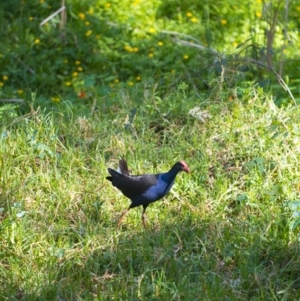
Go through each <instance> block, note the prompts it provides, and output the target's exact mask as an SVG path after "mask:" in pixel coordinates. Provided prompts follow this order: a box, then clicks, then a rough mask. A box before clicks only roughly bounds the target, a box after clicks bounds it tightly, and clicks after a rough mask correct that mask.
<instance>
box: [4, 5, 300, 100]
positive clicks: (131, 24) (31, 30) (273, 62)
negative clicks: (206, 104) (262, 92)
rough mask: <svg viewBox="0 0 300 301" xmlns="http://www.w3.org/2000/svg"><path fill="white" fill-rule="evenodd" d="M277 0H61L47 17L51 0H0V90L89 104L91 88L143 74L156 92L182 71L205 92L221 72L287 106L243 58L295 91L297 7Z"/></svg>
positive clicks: (133, 80) (95, 91)
mask: <svg viewBox="0 0 300 301" xmlns="http://www.w3.org/2000/svg"><path fill="white" fill-rule="evenodd" d="M280 3H281V2H280V1H278V2H277V3H273V4H271V3H265V4H263V3H260V2H259V1H256V0H251V1H250V0H249V1H246V2H242V3H241V2H240V1H237V0H231V1H222V0H219V1H212V0H207V1H202V2H201V1H200V2H199V1H192V0H190V1H177V0H176V1H174V0H170V1H160V0H152V1H147V2H142V1H139V0H135V1H129V0H122V1H117V0H116V1H103V0H92V1H75V0H72V1H71V0H70V1H67V2H66V11H64V10H62V11H61V12H60V13H58V14H56V15H55V14H54V13H55V12H57V11H58V9H60V8H61V7H62V3H60V2H59V1H57V2H51V1H46V0H40V1H37V0H30V1H19V0H14V1H9V2H7V1H2V2H1V4H0V8H1V9H0V11H1V12H0V26H1V33H0V34H1V37H2V43H1V45H0V68H1V70H2V78H0V86H1V93H2V95H4V97H3V98H16V97H18V96H20V95H21V97H24V95H25V98H26V99H27V100H30V98H31V91H38V94H39V95H40V97H41V96H42V97H41V98H40V103H43V104H46V105H47V104H48V103H49V101H50V102H54V103H56V102H59V101H61V99H62V97H64V98H68V99H69V100H70V101H71V102H74V103H75V104H77V103H80V102H87V103H91V102H92V101H93V97H94V95H100V96H107V95H109V94H110V93H112V90H114V88H117V89H120V88H124V87H126V86H129V87H133V86H135V85H140V84H145V83H144V81H145V80H146V81H147V78H149V77H151V78H152V79H154V82H162V84H160V86H159V88H160V90H164V91H165V90H169V89H170V87H172V86H173V85H176V84H177V83H178V79H184V81H185V82H187V83H188V84H189V87H190V88H191V89H193V90H194V91H196V93H199V91H201V90H207V89H208V93H211V90H213V89H214V87H211V86H210V85H211V83H212V80H215V79H216V77H217V76H219V75H220V72H221V70H224V71H225V74H224V75H225V77H224V79H225V81H224V82H223V84H226V85H229V86H230V87H231V88H233V87H234V85H238V86H243V85H244V84H243V83H244V81H252V82H253V81H255V82H258V83H259V84H260V85H261V86H264V87H265V88H267V89H270V88H271V89H272V90H273V91H274V94H276V95H277V97H278V99H277V102H278V104H288V103H289V101H290V97H289V96H288V95H287V93H286V92H285V91H284V90H283V89H282V87H281V86H280V85H279V84H278V82H277V79H276V77H274V76H273V74H272V73H270V71H268V69H266V68H264V69H262V68H261V65H260V66H258V65H257V64H255V63H254V62H253V61H250V60H249V58H251V59H254V60H255V61H256V62H263V63H264V64H265V65H266V66H268V67H269V68H271V69H274V70H277V72H278V73H279V74H280V76H281V77H282V78H283V79H284V80H285V81H286V82H287V83H288V84H289V86H291V90H292V91H293V93H295V94H296V95H295V97H298V98H299V96H298V94H299V93H298V92H299V82H298V79H297V74H298V73H297V68H295V63H294V59H295V58H297V56H298V55H299V50H298V49H299V47H297V45H298V44H297V43H298V41H297V28H298V27H299V20H298V16H297V14H296V13H295V11H297V10H298V9H299V7H298V6H297V5H296V2H293V3H291V6H290V7H289V8H287V7H283V5H281V4H280ZM249 11H250V12H251V14H249ZM65 12H66V15H65ZM53 14H54V15H53ZM287 15H289V17H290V19H288V20H287V19H284V16H287ZM66 16H67V18H66ZM48 17H49V18H48ZM47 18H48V19H47ZM285 32H286V34H284V33H285ZM266 33H267V35H266ZM249 37H250V38H249ZM246 41H248V42H247V43H245V42H246ZM243 43H244V44H243ZM242 44H243V48H242V50H241V48H240V47H241V45H242ZM237 46H238V48H237V49H236V50H234V49H235V48H236V47H237ZM239 46H240V47H239ZM268 47H269V48H268ZM228 53H229V54H228ZM245 58H247V59H248V60H247V59H246V60H245ZM286 58H288V60H287V59H286ZM241 59H243V62H242V61H241ZM283 61H284V62H285V65H282V62H283ZM283 66H284V67H285V68H284V69H283ZM280 68H281V69H280ZM280 70H282V71H280ZM146 84H148V83H146ZM225 88H226V87H225ZM47 100H48V101H47Z"/></svg>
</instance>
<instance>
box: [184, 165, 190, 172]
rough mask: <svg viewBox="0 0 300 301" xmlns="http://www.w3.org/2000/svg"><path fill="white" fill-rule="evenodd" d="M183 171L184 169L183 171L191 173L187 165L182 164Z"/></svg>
mask: <svg viewBox="0 0 300 301" xmlns="http://www.w3.org/2000/svg"><path fill="white" fill-rule="evenodd" d="M183 171H185V172H187V173H191V172H190V169H189V168H188V167H187V166H184V167H183Z"/></svg>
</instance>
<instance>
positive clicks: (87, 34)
mask: <svg viewBox="0 0 300 301" xmlns="http://www.w3.org/2000/svg"><path fill="white" fill-rule="evenodd" d="M92 33H93V32H92V31H91V30H88V31H87V32H86V33H85V35H86V36H87V37H88V36H90V35H91V34H92Z"/></svg>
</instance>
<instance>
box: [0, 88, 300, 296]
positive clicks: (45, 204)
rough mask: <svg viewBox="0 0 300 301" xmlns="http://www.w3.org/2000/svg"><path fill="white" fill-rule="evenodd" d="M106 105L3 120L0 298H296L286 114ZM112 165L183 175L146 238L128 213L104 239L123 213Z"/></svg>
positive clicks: (152, 211) (254, 93) (162, 104)
mask: <svg viewBox="0 0 300 301" xmlns="http://www.w3.org/2000/svg"><path fill="white" fill-rule="evenodd" d="M116 97H118V99H119V102H118V106H114V105H110V106H107V107H102V108H101V109H99V110H95V107H97V106H100V104H96V105H95V106H91V107H90V113H89V114H88V113H85V117H84V116H83V115H82V116H81V117H79V116H78V115H74V114H73V111H72V109H71V108H70V103H69V102H68V101H61V102H60V103H58V104H57V106H58V110H51V111H43V110H41V109H35V108H34V104H33V107H32V110H31V112H30V113H29V114H27V115H24V116H22V117H18V118H17V117H16V116H14V115H13V113H12V112H13V110H12V111H11V114H3V116H2V121H4V120H5V122H4V124H3V125H2V130H1V140H2V141H1V144H0V151H1V158H2V160H1V199H0V204H1V206H0V208H1V224H0V225H1V227H0V235H1V251H0V252H1V256H0V258H1V259H0V274H1V277H0V285H1V288H2V289H1V292H0V295H1V299H2V300H31V301H32V300H48V301H49V300H62V299H63V300H113V299H115V300H198V299H199V297H200V296H201V299H202V300H224V299H231V300H249V299H251V300H276V299H284V300H297V299H299V298H300V295H299V291H300V290H299V285H300V283H299V269H298V266H299V240H298V239H299V228H298V227H297V226H296V225H295V221H296V220H297V219H298V217H297V216H295V215H294V214H293V212H292V211H291V209H290V206H294V207H295V204H296V203H295V202H297V200H298V199H299V197H298V194H299V172H298V160H299V156H298V153H299V152H298V149H299V138H298V136H299V127H300V125H299V118H298V116H299V109H298V107H290V108H286V109H279V108H278V107H276V106H275V105H274V103H273V101H272V99H271V97H270V96H268V95H265V94H264V93H263V91H262V90H261V89H254V88H249V89H248V92H247V93H245V94H244V98H243V99H233V100H232V101H230V102H228V100H227V99H225V101H221V102H218V103H213V102H208V101H204V100H203V99H202V100H201V99H199V98H198V97H195V96H189V95H187V94H186V92H185V90H184V89H181V90H178V92H177V93H174V94H169V95H167V96H166V99H164V100H161V99H160V98H158V97H157V96H155V94H152V95H148V98H147V100H145V103H144V104H143V105H137V104H136V103H135V102H134V101H133V100H131V99H130V98H128V97H127V96H126V94H124V93H122V91H120V92H119V94H117V95H116ZM132 98H133V99H134V98H135V97H132ZM191 110H192V111H191ZM123 156H124V157H126V158H127V160H128V162H129V167H130V169H131V170H132V172H134V173H145V172H156V171H163V170H168V168H169V167H170V165H172V164H173V162H174V161H176V160H177V159H185V160H186V161H187V162H188V164H189V166H190V169H191V174H190V175H187V174H184V175H183V174H181V175H180V176H178V179H177V180H176V185H175V187H174V189H173V190H172V192H170V194H169V195H168V197H166V198H165V199H164V200H163V201H160V202H157V203H154V204H152V205H151V206H149V210H148V217H149V221H148V229H147V230H144V229H143V228H142V225H141V220H140V210H139V208H137V209H134V210H132V211H130V213H129V214H128V216H127V217H126V220H125V221H124V223H123V225H122V227H121V230H120V231H116V229H115V223H116V220H117V218H118V216H119V214H120V213H121V211H122V210H123V209H124V207H126V206H127V205H128V203H129V202H128V200H127V199H126V198H124V197H123V196H122V195H121V193H120V192H118V191H117V190H116V189H114V188H113V187H112V186H111V185H110V183H109V182H108V181H106V180H105V177H106V176H107V170H106V168H107V167H108V166H110V167H116V166H117V163H118V159H119V158H120V157H123Z"/></svg>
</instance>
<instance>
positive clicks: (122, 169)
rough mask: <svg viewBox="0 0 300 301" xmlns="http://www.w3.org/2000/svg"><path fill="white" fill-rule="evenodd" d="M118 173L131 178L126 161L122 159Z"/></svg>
mask: <svg viewBox="0 0 300 301" xmlns="http://www.w3.org/2000/svg"><path fill="white" fill-rule="evenodd" d="M117 171H118V172H119V173H121V174H122V175H125V176H129V170H128V165H127V162H126V160H125V159H121V160H120V161H119V167H118V170H117Z"/></svg>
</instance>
